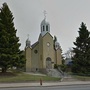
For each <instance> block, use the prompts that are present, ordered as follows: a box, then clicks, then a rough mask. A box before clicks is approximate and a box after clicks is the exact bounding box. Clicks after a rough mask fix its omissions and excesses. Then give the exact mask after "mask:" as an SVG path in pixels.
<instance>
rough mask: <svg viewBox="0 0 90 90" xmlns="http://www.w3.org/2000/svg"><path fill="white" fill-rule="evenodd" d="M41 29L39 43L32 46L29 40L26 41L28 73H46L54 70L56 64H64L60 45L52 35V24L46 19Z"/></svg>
mask: <svg viewBox="0 0 90 90" xmlns="http://www.w3.org/2000/svg"><path fill="white" fill-rule="evenodd" d="M40 28H41V33H40V35H39V38H38V41H36V42H35V43H34V44H32V45H31V42H30V40H29V38H28V39H27V40H26V46H25V57H26V72H30V71H33V72H36V71H41V72H44V71H45V70H47V69H53V68H54V65H55V64H57V65H61V64H62V56H61V52H62V51H61V47H60V44H59V43H58V42H57V40H56V41H54V37H53V36H52V35H51V34H50V24H49V23H48V22H47V21H46V17H44V19H43V20H42V22H41V25H40Z"/></svg>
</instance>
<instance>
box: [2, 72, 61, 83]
mask: <svg viewBox="0 0 90 90" xmlns="http://www.w3.org/2000/svg"><path fill="white" fill-rule="evenodd" d="M40 79H42V80H43V81H59V80H60V78H54V77H49V76H38V75H29V74H25V73H19V74H15V75H0V83H4V82H32V81H38V82H39V81H40Z"/></svg>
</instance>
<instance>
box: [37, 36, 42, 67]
mask: <svg viewBox="0 0 90 90" xmlns="http://www.w3.org/2000/svg"><path fill="white" fill-rule="evenodd" d="M38 41H39V68H40V69H42V68H43V45H42V43H43V39H42V36H41V35H40V36H39V40H38Z"/></svg>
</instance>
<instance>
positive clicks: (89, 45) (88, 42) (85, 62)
mask: <svg viewBox="0 0 90 90" xmlns="http://www.w3.org/2000/svg"><path fill="white" fill-rule="evenodd" d="M78 32H79V36H78V37H77V38H76V42H74V45H75V46H76V47H75V48H73V49H74V50H73V52H74V54H75V55H74V56H73V58H72V59H73V66H72V71H73V72H74V73H82V74H87V73H90V32H89V31H88V30H87V27H86V25H85V24H84V23H83V22H82V24H81V27H80V28H79V31H78Z"/></svg>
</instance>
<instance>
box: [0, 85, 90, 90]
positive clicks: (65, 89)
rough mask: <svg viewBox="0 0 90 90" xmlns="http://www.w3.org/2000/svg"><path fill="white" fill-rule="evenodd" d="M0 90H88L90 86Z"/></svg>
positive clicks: (7, 89)
mask: <svg viewBox="0 0 90 90" xmlns="http://www.w3.org/2000/svg"><path fill="white" fill-rule="evenodd" d="M0 90H90V85H72V86H56V87H53V86H52V87H21V88H0Z"/></svg>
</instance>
